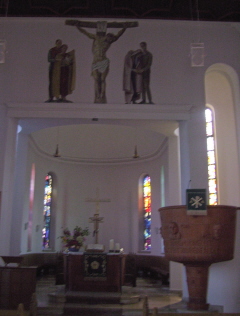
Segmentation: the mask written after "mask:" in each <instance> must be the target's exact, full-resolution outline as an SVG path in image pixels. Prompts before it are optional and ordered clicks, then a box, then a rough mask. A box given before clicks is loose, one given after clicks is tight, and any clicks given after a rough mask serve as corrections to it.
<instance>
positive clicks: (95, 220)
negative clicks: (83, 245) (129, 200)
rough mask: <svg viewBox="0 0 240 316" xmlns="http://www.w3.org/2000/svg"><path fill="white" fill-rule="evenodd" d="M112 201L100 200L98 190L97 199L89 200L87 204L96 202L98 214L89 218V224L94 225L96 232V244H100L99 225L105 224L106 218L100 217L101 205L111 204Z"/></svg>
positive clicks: (94, 233) (94, 234) (94, 232)
mask: <svg viewBox="0 0 240 316" xmlns="http://www.w3.org/2000/svg"><path fill="white" fill-rule="evenodd" d="M110 201H111V200H110V199H100V198H99V190H98V189H97V193H96V198H95V199H92V198H87V199H86V202H94V203H96V212H95V214H94V215H93V216H92V217H89V223H94V231H93V236H94V237H95V244H98V233H99V224H100V223H103V219H104V217H100V216H99V203H102V202H110Z"/></svg>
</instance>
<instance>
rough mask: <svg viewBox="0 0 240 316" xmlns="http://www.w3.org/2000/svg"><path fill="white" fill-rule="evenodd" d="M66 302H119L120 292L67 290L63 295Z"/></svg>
mask: <svg viewBox="0 0 240 316" xmlns="http://www.w3.org/2000/svg"><path fill="white" fill-rule="evenodd" d="M65 299H66V303H84V304H120V302H121V294H120V293H115V292H114V293H113V292H103V293H99V292H78V291H76V292H75V291H68V292H67V293H66V295H65Z"/></svg>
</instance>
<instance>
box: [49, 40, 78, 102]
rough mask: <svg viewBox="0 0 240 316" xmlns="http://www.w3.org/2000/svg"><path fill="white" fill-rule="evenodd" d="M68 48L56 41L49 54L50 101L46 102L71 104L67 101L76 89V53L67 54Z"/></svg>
mask: <svg viewBox="0 0 240 316" xmlns="http://www.w3.org/2000/svg"><path fill="white" fill-rule="evenodd" d="M67 49H68V46H67V45H66V44H62V41H61V40H60V39H58V40H56V45H55V47H53V48H51V49H50V50H49V52H48V61H49V99H48V100H47V101H46V102H71V101H68V100H67V99H66V97H67V95H69V94H71V93H72V92H73V91H74V89H75V78H76V63H75V51H74V50H72V51H70V52H67Z"/></svg>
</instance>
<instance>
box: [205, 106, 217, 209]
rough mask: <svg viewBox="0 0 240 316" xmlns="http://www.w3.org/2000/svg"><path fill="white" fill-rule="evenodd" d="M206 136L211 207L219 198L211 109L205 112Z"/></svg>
mask: <svg viewBox="0 0 240 316" xmlns="http://www.w3.org/2000/svg"><path fill="white" fill-rule="evenodd" d="M205 119H206V134H207V157H208V193H209V201H208V203H209V205H216V204H217V203H218V196H217V170H216V149H215V135H214V119H213V111H212V110H211V109H210V108H207V109H206V110H205Z"/></svg>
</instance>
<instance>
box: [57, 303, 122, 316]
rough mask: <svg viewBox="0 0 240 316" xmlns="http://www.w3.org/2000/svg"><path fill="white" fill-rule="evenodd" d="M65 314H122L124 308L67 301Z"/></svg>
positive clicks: (82, 315) (117, 315) (83, 315)
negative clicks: (85, 304)
mask: <svg viewBox="0 0 240 316" xmlns="http://www.w3.org/2000/svg"><path fill="white" fill-rule="evenodd" d="M63 315H64V316H70V315H74V316H77V315H81V316H96V315H97V316H113V315H114V316H122V315H123V309H122V308H121V307H112V306H111V307H110V306H106V307H104V306H94V305H92V306H83V305H80V304H70V303H67V304H65V306H64V310H63Z"/></svg>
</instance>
